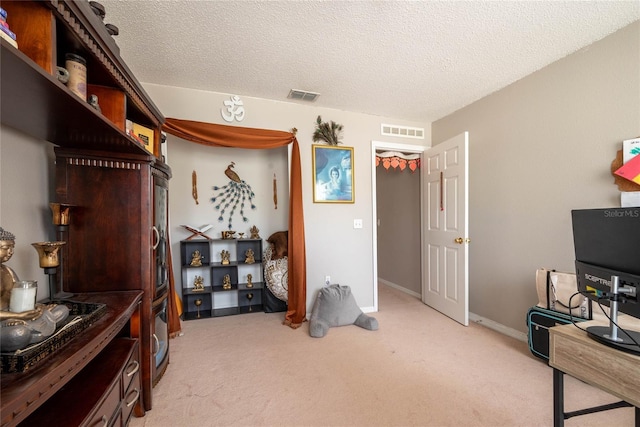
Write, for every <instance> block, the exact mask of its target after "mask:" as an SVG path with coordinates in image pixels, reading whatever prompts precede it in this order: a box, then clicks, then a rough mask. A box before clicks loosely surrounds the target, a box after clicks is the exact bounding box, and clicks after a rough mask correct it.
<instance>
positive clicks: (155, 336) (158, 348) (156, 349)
mask: <svg viewBox="0 0 640 427" xmlns="http://www.w3.org/2000/svg"><path fill="white" fill-rule="evenodd" d="M153 340H154V342H155V344H156V347H155V349H154V350H153V354H154V355H155V354H156V353H157V352H159V351H160V340H159V339H158V336H157V335H156V334H153Z"/></svg>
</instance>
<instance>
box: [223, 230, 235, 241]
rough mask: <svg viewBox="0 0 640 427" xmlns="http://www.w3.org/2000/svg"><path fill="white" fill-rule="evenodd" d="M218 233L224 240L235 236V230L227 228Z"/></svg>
mask: <svg viewBox="0 0 640 427" xmlns="http://www.w3.org/2000/svg"><path fill="white" fill-rule="evenodd" d="M220 234H221V235H222V238H223V239H225V240H226V239H234V238H235V237H234V236H233V235H234V234H236V232H235V231H233V230H228V231H221V232H220Z"/></svg>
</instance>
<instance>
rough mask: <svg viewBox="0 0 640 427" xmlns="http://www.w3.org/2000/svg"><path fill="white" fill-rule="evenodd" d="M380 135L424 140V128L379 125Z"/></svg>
mask: <svg viewBox="0 0 640 427" xmlns="http://www.w3.org/2000/svg"><path fill="white" fill-rule="evenodd" d="M380 133H381V134H382V135H385V136H399V137H401V138H415V139H424V128H412V127H409V126H397V125H386V124H384V123H383V124H382V125H380Z"/></svg>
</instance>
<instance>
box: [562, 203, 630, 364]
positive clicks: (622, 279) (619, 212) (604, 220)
mask: <svg viewBox="0 0 640 427" xmlns="http://www.w3.org/2000/svg"><path fill="white" fill-rule="evenodd" d="M571 216H572V223H573V242H574V246H575V254H576V278H577V281H578V290H579V291H580V292H581V293H582V294H584V295H587V296H588V297H589V298H591V299H592V300H596V301H598V302H602V303H604V304H605V305H609V306H610V307H611V318H612V322H611V326H610V327H603V326H602V327H601V326H595V327H594V326H592V327H589V328H587V332H589V335H591V336H592V337H593V338H595V339H597V340H598V341H601V342H604V343H605V344H608V345H613V346H615V347H617V348H620V349H622V350H625V351H630V352H633V353H638V354H640V345H638V343H640V332H636V331H627V332H629V333H630V335H631V338H629V336H628V335H627V334H626V333H624V332H622V331H618V330H617V326H616V325H615V323H616V322H617V312H618V311H620V312H622V313H626V314H628V315H631V316H633V317H636V318H639V319H640V301H639V300H638V294H639V293H640V207H639V208H608V209H581V210H573V211H571ZM612 294H614V296H612ZM618 332H619V333H618Z"/></svg>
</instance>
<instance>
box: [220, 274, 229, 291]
mask: <svg viewBox="0 0 640 427" xmlns="http://www.w3.org/2000/svg"><path fill="white" fill-rule="evenodd" d="M222 289H225V290H229V289H231V277H230V276H229V275H228V274H225V275H224V277H223V279H222Z"/></svg>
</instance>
